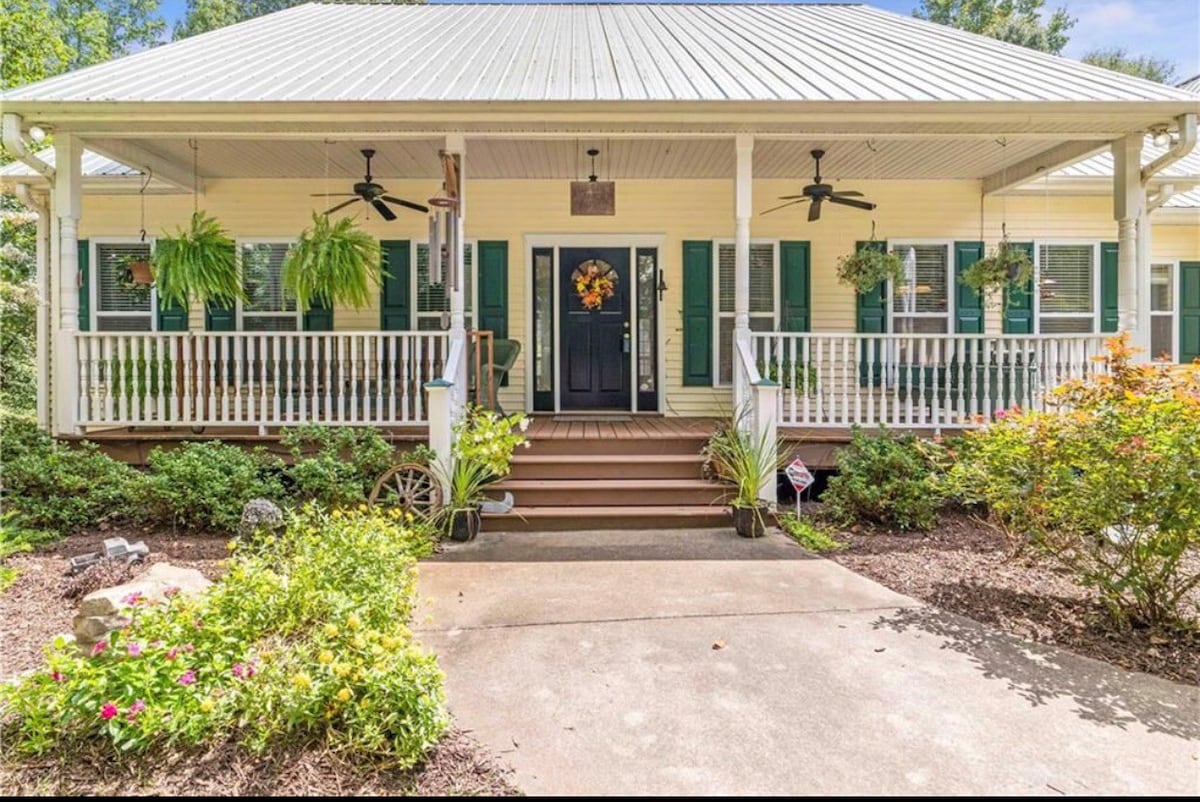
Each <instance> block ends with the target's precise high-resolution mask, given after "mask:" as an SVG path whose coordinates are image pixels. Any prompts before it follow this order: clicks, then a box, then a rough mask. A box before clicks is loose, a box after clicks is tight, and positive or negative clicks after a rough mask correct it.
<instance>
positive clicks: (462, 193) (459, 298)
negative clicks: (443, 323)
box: [446, 134, 469, 418]
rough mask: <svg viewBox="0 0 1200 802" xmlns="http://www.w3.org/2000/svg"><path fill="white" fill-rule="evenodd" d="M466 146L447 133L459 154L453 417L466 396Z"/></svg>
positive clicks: (452, 297) (452, 324) (452, 326)
mask: <svg viewBox="0 0 1200 802" xmlns="http://www.w3.org/2000/svg"><path fill="white" fill-rule="evenodd" d="M466 151H467V147H466V139H465V138H464V137H463V135H462V134H447V135H446V152H447V153H451V154H454V155H456V156H458V207H457V208H456V209H455V212H456V219H457V226H456V227H455V230H454V232H453V236H454V248H453V253H454V264H452V265H449V268H450V269H451V270H453V271H454V281H453V282H451V290H450V346H451V348H453V346H454V343H455V342H456V341H457V342H462V344H463V345H462V352H461V353H462V359H461V360H460V361H459V364H458V366H457V367H458V370H457V372H456V374H455V376H454V387H453V388H451V391H450V392H451V396H452V401H451V406H452V412H453V417H455V418H457V417H458V410H459V409H460V408H461V407H462V404H463V403H465V402H466V399H467V360H468V358H469V355H468V352H467V342H466V339H467V335H466V292H465V287H466V275H467V271H466V253H465V249H466V241H467V237H466V230H467V178H466V168H467V152H466Z"/></svg>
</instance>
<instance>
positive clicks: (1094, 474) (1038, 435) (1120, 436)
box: [953, 340, 1200, 626]
mask: <svg viewBox="0 0 1200 802" xmlns="http://www.w3.org/2000/svg"><path fill="white" fill-rule="evenodd" d="M1110 348H1111V349H1112V351H1111V354H1110V357H1109V360H1108V361H1109V365H1108V366H1109V371H1110V375H1108V376H1097V377H1095V378H1094V379H1092V380H1090V381H1088V382H1075V383H1071V384H1069V385H1066V386H1064V387H1062V388H1059V390H1057V391H1056V394H1057V396H1058V397H1059V399H1060V400H1061V401H1062V402H1064V406H1063V408H1062V409H1061V410H1059V411H1047V412H1043V413H1024V412H1020V411H1014V412H1012V413H1009V414H1007V415H1003V416H998V419H997V420H996V421H995V422H994V423H992V424H991V425H990V426H988V427H987V428H985V429H982V430H980V431H978V432H973V433H971V434H970V435H969V436H968V437H967V438H966V439H965V441H964V443H963V447H962V451H961V454H960V461H959V464H958V465H957V466H956V467H955V469H954V471H953V476H954V480H955V484H956V485H957V486H960V487H966V488H970V489H971V490H972V492H973V493H974V494H975V495H976V497H978V498H979V499H980V500H982V501H983V502H984V503H985V504H986V505H987V507H988V509H989V510H990V513H991V515H992V516H993V519H994V520H995V521H996V522H997V523H998V524H999V525H1001V526H1002V527H1003V528H1004V529H1005V530H1006V531H1007V532H1008V533H1009V534H1010V536H1012V537H1014V538H1015V539H1017V540H1018V542H1019V543H1021V544H1026V543H1027V544H1031V545H1032V546H1033V547H1034V548H1035V549H1036V550H1037V551H1038V552H1039V553H1041V554H1043V555H1045V556H1046V557H1048V558H1049V559H1050V560H1052V561H1053V562H1055V563H1056V564H1057V565H1059V566H1060V567H1062V568H1065V569H1066V570H1067V571H1068V572H1070V574H1071V575H1072V576H1073V577H1074V578H1075V580H1076V581H1077V582H1078V583H1079V584H1081V585H1083V586H1085V587H1089V588H1094V589H1095V590H1096V591H1097V592H1098V594H1099V596H1100V598H1101V599H1102V600H1103V602H1104V603H1105V605H1106V606H1107V608H1108V610H1109V611H1110V613H1111V614H1112V617H1113V619H1114V621H1115V622H1116V623H1117V624H1119V625H1122V626H1124V625H1128V624H1132V623H1139V624H1145V625H1149V626H1165V625H1179V624H1182V623H1184V622H1185V621H1186V620H1187V619H1189V618H1191V617H1192V616H1194V614H1195V612H1196V610H1195V605H1194V603H1193V602H1189V596H1190V594H1191V593H1192V592H1193V591H1194V590H1195V588H1196V587H1197V585H1200V572H1198V571H1197V569H1196V567H1195V566H1196V562H1195V561H1194V560H1190V561H1189V560H1188V559H1187V557H1188V555H1189V554H1191V555H1195V554H1196V553H1197V551H1200V366H1198V365H1192V366H1170V367H1167V366H1161V365H1133V364H1131V363H1130V359H1129V357H1130V352H1129V349H1128V347H1127V345H1126V343H1125V341H1124V340H1114V341H1112V342H1111V343H1110ZM1192 623H1193V624H1194V623H1195V621H1194V619H1193V620H1192Z"/></svg>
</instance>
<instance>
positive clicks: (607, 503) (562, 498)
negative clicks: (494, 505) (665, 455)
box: [495, 479, 730, 508]
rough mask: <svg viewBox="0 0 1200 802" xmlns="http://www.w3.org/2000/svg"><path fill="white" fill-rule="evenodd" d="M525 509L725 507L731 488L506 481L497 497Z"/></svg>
mask: <svg viewBox="0 0 1200 802" xmlns="http://www.w3.org/2000/svg"><path fill="white" fill-rule="evenodd" d="M505 492H509V493H512V494H513V499H514V500H515V502H516V504H518V505H520V506H522V507H627V508H633V507H647V506H649V507H658V506H663V507H674V506H692V505H695V506H708V505H713V504H722V503H724V502H726V501H727V500H728V498H729V492H730V487H729V485H727V484H724V483H721V482H714V481H709V480H706V479H505V480H504V481H503V482H500V483H499V484H498V485H496V487H495V494H496V495H497V496H503V494H504V493H505Z"/></svg>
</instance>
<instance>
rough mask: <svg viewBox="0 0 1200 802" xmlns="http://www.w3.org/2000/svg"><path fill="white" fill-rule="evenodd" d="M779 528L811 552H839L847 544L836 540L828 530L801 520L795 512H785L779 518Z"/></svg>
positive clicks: (803, 519) (804, 519)
mask: <svg viewBox="0 0 1200 802" xmlns="http://www.w3.org/2000/svg"><path fill="white" fill-rule="evenodd" d="M779 526H780V528H782V529H783V531H784V532H785V533H787V535H788V537H790V538H791V539H792V540H794V541H796V542H797V543H799V544H800V545H801V546H803V547H804V548H806V549H808V550H809V551H815V552H824V551H839V550H841V549H844V548H846V544H845V543H842V542H841V541H840V540H836V539H835V538H834V537H833V536H832V535H831V534H830V533H829V532H828V531H826V529H825V528H824V527H822V526H820V525H819V524H816V523H813V522H812V521H810V520H808V519H806V518H799V517H797V516H796V514H795V513H794V512H785V513H784V514H783V515H780V516H779Z"/></svg>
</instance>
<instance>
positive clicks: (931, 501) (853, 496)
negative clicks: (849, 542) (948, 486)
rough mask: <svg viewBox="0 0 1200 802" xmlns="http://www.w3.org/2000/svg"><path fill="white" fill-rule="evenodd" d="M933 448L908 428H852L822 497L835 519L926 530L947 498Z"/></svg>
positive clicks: (935, 448) (848, 522) (933, 446)
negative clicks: (894, 431)
mask: <svg viewBox="0 0 1200 802" xmlns="http://www.w3.org/2000/svg"><path fill="white" fill-rule="evenodd" d="M936 450H937V446H935V445H934V444H932V443H926V442H923V441H921V440H920V439H918V438H917V437H916V436H915V435H913V434H912V433H911V432H906V433H904V434H903V435H900V436H893V435H892V434H890V433H889V432H888V431H887V429H886V428H885V427H882V426H881V427H880V428H879V432H878V433H877V434H876V435H875V436H871V435H868V434H866V433H864V432H863V431H862V430H861V429H858V428H857V427H856V428H855V430H854V432H853V434H852V435H851V439H850V445H848V446H846V447H845V448H843V449H841V450H840V451H838V454H837V465H838V474H837V476H834V477H833V478H831V479H830V480H829V486H828V487H827V488H826V490H825V492H824V493H823V494H822V496H821V500H822V501H824V502H825V506H826V508H827V509H828V511H829V512H830V514H831V515H832V516H833V518H834V520H836V521H838V522H839V523H841V524H843V525H849V524H853V523H858V522H862V521H866V522H870V523H876V524H881V525H883V526H887V527H891V528H894V529H930V528H932V527H933V525H934V523H936V521H937V514H938V510H939V509H941V507H942V504H943V502H944V500H945V490H944V483H943V482H941V481H940V479H939V477H938V474H937V471H936V470H935V469H934V458H933V455H932V452H934V451H936Z"/></svg>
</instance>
